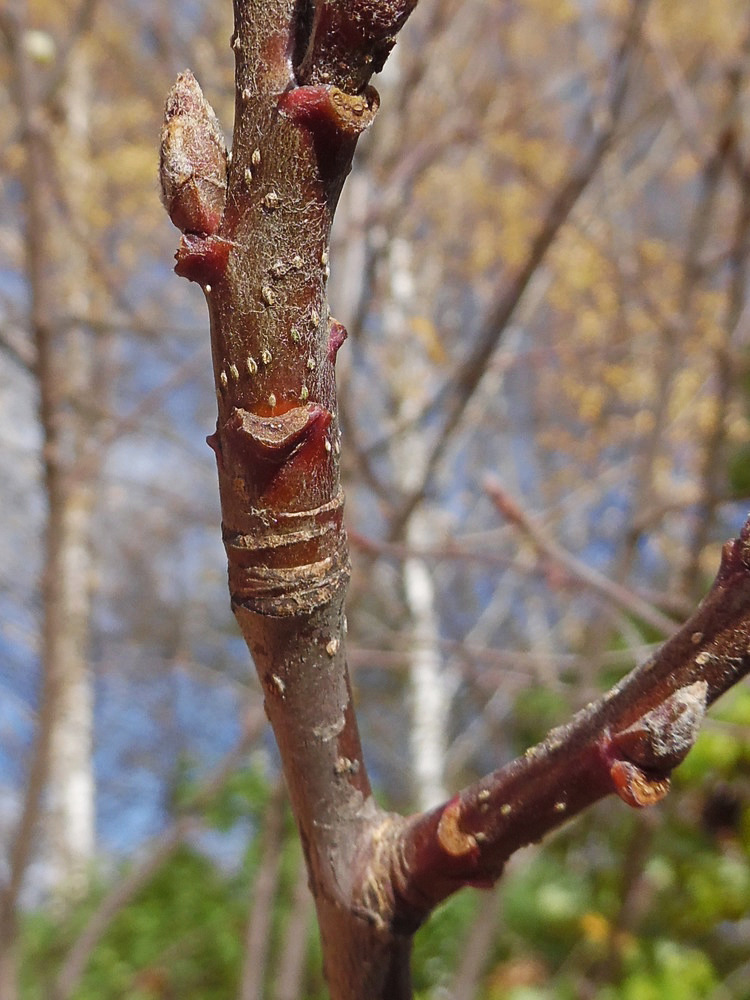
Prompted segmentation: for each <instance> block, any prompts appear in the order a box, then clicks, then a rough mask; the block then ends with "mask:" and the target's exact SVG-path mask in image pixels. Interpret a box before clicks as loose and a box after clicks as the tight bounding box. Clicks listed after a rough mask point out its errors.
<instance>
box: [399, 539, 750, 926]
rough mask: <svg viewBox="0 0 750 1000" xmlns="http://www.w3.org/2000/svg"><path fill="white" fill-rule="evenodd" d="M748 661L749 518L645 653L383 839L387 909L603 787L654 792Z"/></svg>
mask: <svg viewBox="0 0 750 1000" xmlns="http://www.w3.org/2000/svg"><path fill="white" fill-rule="evenodd" d="M749 671H750V519H748V521H747V522H746V523H745V525H744V527H743V530H742V533H741V534H740V537H739V538H737V539H734V540H733V541H731V542H727V543H726V545H725V546H724V548H723V551H722V559H721V566H720V567H719V571H718V574H717V576H716V579H715V581H714V584H713V586H712V588H711V590H710V591H709V593H708V594H707V595H706V597H705V599H704V600H703V602H702V603H701V605H700V606H699V608H698V609H697V610H696V612H695V613H694V614H693V616H692V617H691V618H690V619H689V620H688V621H687V622H686V623H685V624H684V625H683V627H682V628H681V629H680V630H679V631H678V632H677V633H676V634H675V635H674V636H672V638H671V639H669V640H668V641H667V642H666V643H665V644H664V645H663V646H662V647H661V649H660V650H659V651H658V652H657V653H656V654H655V655H654V656H653V657H651V659H649V660H647V661H646V662H645V663H644V664H642V665H641V666H639V667H637V668H636V669H635V670H633V671H632V672H631V673H630V674H628V675H627V677H625V678H624V680H622V681H621V682H620V683H619V684H618V685H617V686H616V687H614V688H613V689H612V690H611V691H609V692H608V693H607V694H606V695H604V697H603V698H601V699H600V700H599V701H597V702H593V703H592V704H590V705H588V706H587V707H586V708H585V709H583V710H582V711H581V712H579V713H578V714H577V715H576V716H575V717H574V718H573V719H572V721H571V722H569V723H568V724H567V725H564V726H561V727H560V728H558V729H554V730H553V731H552V732H551V733H549V735H548V736H547V738H546V739H545V740H544V741H543V742H542V743H540V744H538V745H537V746H535V747H532V748H531V749H530V750H528V751H527V752H526V753H525V754H524V756H523V757H520V758H518V759H517V760H515V761H513V762H512V763H510V764H508V765H507V766H506V767H503V768H501V769H500V770H498V771H495V772H493V773H492V774H490V775H488V776H487V777H485V778H483V779H482V780H481V781H479V782H477V783H476V784H474V785H471V786H470V787H468V788H466V789H464V790H463V791H462V792H460V793H459V794H458V795H456V796H455V797H454V798H452V799H451V800H450V801H449V802H447V803H445V804H444V805H442V806H441V807H439V808H438V809H435V810H433V811H432V812H431V813H427V814H424V815H422V816H417V817H414V818H412V820H411V821H410V822H409V824H408V825H407V826H406V827H405V828H404V829H403V830H402V831H401V833H400V834H399V835H398V836H397V838H396V841H395V843H394V844H393V845H392V846H391V851H392V856H391V867H392V874H393V884H394V886H395V896H396V899H395V901H394V919H400V920H406V921H407V922H408V923H411V924H412V925H416V924H418V923H419V922H420V921H421V920H422V919H424V917H425V916H426V915H427V913H429V911H430V910H431V909H432V908H433V907H434V906H435V905H436V904H437V903H438V902H440V901H441V900H442V899H444V898H445V897H446V896H448V895H450V894H451V893H452V892H454V891H455V890H456V889H457V888H459V887H460V886H462V885H487V884H491V883H492V882H494V881H495V879H497V878H498V877H499V875H500V874H501V872H502V869H503V865H504V864H505V862H506V861H507V859H508V858H509V857H510V856H511V854H513V852H514V851H516V850H518V848H519V847H523V846H524V845H526V844H529V843H532V842H534V841H537V840H539V839H540V838H541V837H543V836H544V835H545V834H547V833H549V832H550V831H551V830H553V829H555V827H557V826H559V825H560V824H561V823H563V822H565V821H566V820H568V819H570V818H571V817H572V816H575V815H576V814H577V813H579V812H581V811H582V810H583V809H585V808H587V807H588V806H590V805H591V804H592V803H594V802H596V801H598V800H599V799H601V798H603V797H604V796H606V795H609V794H611V793H613V792H614V793H615V794H617V795H619V796H620V798H621V799H622V800H623V801H624V802H626V803H627V804H628V805H631V806H634V807H637V808H639V807H644V806H649V805H652V804H654V803H655V802H658V801H659V800H660V799H661V798H663V797H664V796H665V795H666V793H667V791H668V789H669V776H670V773H671V771H672V770H673V769H674V768H675V767H676V766H677V765H678V764H679V763H681V761H682V760H683V759H684V758H685V756H686V755H687V753H688V751H689V750H690V749H691V747H692V746H693V744H694V742H695V739H696V737H697V735H698V730H699V728H700V724H701V722H702V720H703V716H704V714H705V711H706V709H707V708H708V707H709V706H710V705H711V704H712V703H713V702H714V701H715V700H716V699H717V698H718V697H719V696H720V695H721V694H723V693H724V692H725V691H727V690H729V688H730V687H732V686H733V685H734V684H736V683H737V682H738V681H739V680H741V679H742V678H743V677H745V676H746V674H747V673H748V672H749Z"/></svg>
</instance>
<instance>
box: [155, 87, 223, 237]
mask: <svg viewBox="0 0 750 1000" xmlns="http://www.w3.org/2000/svg"><path fill="white" fill-rule="evenodd" d="M159 180H160V181H161V190H162V198H163V200H164V205H165V207H166V209H167V212H168V213H169V217H170V219H171V220H172V222H173V223H174V224H175V226H177V228H178V229H180V230H182V232H183V233H194V234H196V235H198V236H212V235H214V234H215V233H217V232H218V230H219V226H220V225H221V220H222V216H223V215H224V204H225V202H226V193H227V147H226V144H225V142H224V134H223V132H222V130H221V126H220V125H219V121H218V119H217V117H216V115H215V114H214V110H213V108H212V107H211V105H210V104H209V103H208V101H207V100H206V98H205V97H204V96H203V91H202V90H201V88H200V86H199V84H198V81H197V80H196V79H195V77H194V76H193V74H192V73H191V72H190V70H189V69H188V70H185V72H184V73H180V75H179V76H178V77H177V80H176V81H175V84H174V86H173V87H172V89H171V90H170V92H169V95H168V97H167V104H166V107H165V109H164V125H163V127H162V130H161V148H160V157H159Z"/></svg>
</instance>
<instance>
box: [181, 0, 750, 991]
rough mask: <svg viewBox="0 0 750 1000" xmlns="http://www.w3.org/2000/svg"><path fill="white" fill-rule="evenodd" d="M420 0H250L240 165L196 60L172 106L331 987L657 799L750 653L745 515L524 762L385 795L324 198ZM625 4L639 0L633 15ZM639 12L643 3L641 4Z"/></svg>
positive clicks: (243, 541) (331, 200)
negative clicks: (576, 823) (455, 907)
mask: <svg viewBox="0 0 750 1000" xmlns="http://www.w3.org/2000/svg"><path fill="white" fill-rule="evenodd" d="M414 6H415V0H359V2H344V0H319V2H314V0H307V2H299V0H235V4H234V10H235V29H234V34H233V36H232V40H231V45H232V49H233V51H234V54H235V57H236V114H235V126H234V138H233V146H232V155H231V158H229V157H228V155H227V153H226V150H225V148H224V141H223V135H222V131H221V128H220V126H219V124H218V122H217V120H216V117H215V115H214V113H213V111H212V110H211V108H210V106H209V105H208V103H207V102H206V100H205V98H204V97H203V94H202V93H201V91H200V87H199V86H198V84H197V83H196V81H195V79H194V78H193V77H192V75H191V74H190V73H184V74H182V75H181V76H180V77H179V78H178V80H177V83H176V84H175V86H174V88H173V90H172V92H171V93H170V96H169V98H168V101H167V110H166V117H165V125H164V131H163V136H162V168H161V176H162V188H163V192H164V200H165V203H166V205H167V209H168V211H169V213H170V216H171V218H172V220H173V221H174V222H175V224H176V225H177V226H178V227H179V228H180V229H181V230H182V232H183V237H182V240H181V242H180V246H179V249H178V251H177V267H176V270H177V272H178V273H179V274H181V275H183V276H185V277H187V278H189V279H190V280H193V281H196V282H198V283H199V284H200V285H201V287H202V288H203V291H204V293H205V296H206V301H207V303H208V309H209V314H210V319H211V343H212V354H213V365H214V377H215V385H216V396H217V403H218V419H217V426H216V431H215V433H214V434H212V435H211V437H210V438H209V443H210V444H211V446H212V448H213V449H214V451H215V453H216V459H217V466H218V474H219V489H220V495H221V506H222V518H223V537H224V542H225V546H226V551H227V557H228V562H229V586H230V592H231V598H232V605H233V609H234V612H235V615H236V618H237V621H238V623H239V625H240V628H241V629H242V633H243V635H244V637H245V639H246V641H247V644H248V647H249V649H250V651H251V653H252V656H253V659H254V661H255V665H256V668H257V670H258V674H259V677H260V680H261V683H262V685H263V689H264V694H265V704H266V711H267V714H268V717H269V719H270V721H271V724H272V726H273V729H274V733H275V735H276V739H277V741H278V744H279V749H280V752H281V758H282V762H283V768H284V775H285V779H286V782H287V785H288V788H289V794H290V800H291V803H292V808H293V811H294V815H295V819H296V821H297V824H298V827H299V830H300V836H301V839H302V844H303V848H304V852H305V858H306V863H307V867H308V872H309V878H310V886H311V889H312V893H313V896H314V897H315V901H316V907H317V913H318V920H319V923H320V927H321V933H322V939H323V951H324V955H325V964H326V975H327V979H328V983H329V987H330V990H331V994H332V996H333V997H334V1000H343V998H351V1000H354V998H373V1000H376V998H386V997H387V998H389V1000H402V998H407V997H409V996H410V995H411V993H410V986H409V968H408V965H409V952H410V947H411V938H412V934H413V932H414V930H415V929H416V928H417V927H418V925H419V924H420V923H421V922H422V921H423V920H424V919H425V918H426V917H427V915H428V914H429V912H430V910H431V909H432V908H433V907H434V906H435V904H436V903H438V902H439V901H440V900H442V899H444V898H445V897H446V896H448V895H449V894H450V893H452V892H453V891H455V890H456V889H458V888H460V887H461V886H463V885H467V884H480V885H488V884H491V883H492V882H493V881H494V880H495V879H496V878H497V877H498V876H499V874H500V873H501V871H502V868H503V865H504V863H505V861H506V860H507V858H508V857H509V856H510V855H511V854H512V853H513V851H514V850H516V849H517V848H518V847H520V846H521V845H523V844H526V843H528V842H529V841H531V840H536V839H538V838H539V837H541V836H542V835H543V834H545V833H546V832H547V831H549V830H551V829H553V828H554V827H555V826H557V825H559V824H560V823H561V822H562V821H563V820H565V819H567V818H569V817H570V816H573V815H575V814H576V813H578V812H580V811H581V810H582V809H583V808H585V807H586V806H587V805H590V804H591V803H592V802H594V801H596V800H597V799H599V798H601V797H603V796H605V795H607V794H609V793H611V792H615V793H617V794H618V795H619V796H620V797H621V798H622V799H623V800H624V801H625V802H627V803H628V804H630V805H632V806H645V805H650V804H651V803H653V802H656V801H658V800H659V799H660V798H661V797H662V796H663V795H664V794H666V791H667V788H668V784H669V775H670V772H671V770H672V769H673V768H674V767H675V766H676V765H677V764H678V763H679V762H680V761H681V760H682V759H683V758H684V756H685V754H686V753H687V752H688V750H689V749H690V747H691V746H692V744H693V742H694V740H695V737H696V734H697V731H698V728H699V726H700V722H701V720H702V718H703V714H704V712H705V710H706V708H707V706H708V705H710V704H711V702H712V701H714V700H715V699H716V698H717V697H718V695H719V694H721V693H722V692H723V691H725V690H726V689H727V688H728V687H729V686H731V684H734V683H735V682H736V681H737V680H738V679H739V678H740V677H742V676H744V674H745V673H746V672H747V670H748V668H749V667H750V654H749V653H748V645H749V643H748V631H749V622H750V540H749V539H750V527H748V526H746V527H745V529H744V531H743V534H742V535H741V536H740V538H739V539H737V540H736V541H734V542H732V543H728V544H727V546H726V547H725V549H724V556H723V560H722V565H721V568H720V571H719V574H718V576H717V579H716V582H715V584H714V586H713V588H712V590H711V592H710V593H709V595H708V597H707V598H706V600H705V601H704V603H703V604H702V605H701V607H700V608H699V609H698V611H697V612H696V613H695V615H694V616H693V618H692V619H691V620H690V621H689V622H688V624H687V625H686V626H684V627H683V628H682V629H681V630H680V631H679V632H678V633H677V634H676V635H674V636H673V637H672V638H671V639H670V640H669V642H668V643H667V644H666V645H665V646H664V647H663V649H662V650H661V652H660V653H658V654H657V655H656V656H655V657H654V658H653V659H652V660H650V661H649V662H648V663H646V664H644V665H643V666H642V667H640V668H639V669H638V670H636V671H635V672H634V673H632V674H631V675H630V676H629V677H628V678H626V680H625V681H623V682H622V683H621V684H620V685H618V687H617V688H615V689H614V690H613V691H612V692H610V694H609V695H607V696H606V697H605V698H603V699H602V700H601V701H600V702H597V703H596V704H594V705H591V706H589V707H588V708H586V709H585V710H584V711H583V712H581V713H580V714H579V715H578V716H576V717H575V718H574V719H573V721H572V722H570V723H569V724H568V725H566V726H563V727H562V728H560V729H557V730H555V731H553V732H552V733H551V734H550V735H549V736H548V738H547V739H546V740H545V741H544V742H543V743H542V744H540V745H539V746H538V747H535V748H533V749H532V750H530V751H528V752H527V754H526V755H525V756H524V757H522V758H521V759H519V760H517V761H515V762H513V763H512V764H510V765H508V766H507V767H505V768H503V769H501V770H499V771H497V772H495V773H494V774H491V775H489V776H488V777H487V778H485V779H483V780H482V781H480V782H478V783H477V784H476V785H473V786H472V787H470V788H467V789H465V790H464V791H463V792H461V793H459V794H458V795H456V796H455V797H454V798H453V799H451V800H450V801H449V802H448V803H445V804H444V805H443V806H441V807H440V808H438V809H436V810H433V811H432V812H430V813H428V814H425V815H421V816H416V817H413V818H411V819H409V820H406V819H403V818H402V817H399V816H394V815H392V814H388V813H385V812H383V811H382V810H380V809H379V808H378V807H377V806H376V804H375V803H374V801H373V798H372V795H371V791H370V786H369V781H368V778H367V774H366V771H365V766H364V760H363V757H362V750H361V746H360V740H359V734H358V731H357V724H356V719H355V715H354V710H353V706H352V700H351V693H350V687H349V678H348V674H347V669H346V660H345V655H344V632H345V626H344V613H343V602H344V595H345V591H346V587H347V583H348V576H349V556H348V545H347V541H346V535H345V533H344V529H343V523H342V512H343V498H342V493H341V486H340V478H339V451H340V448H339V430H338V415H337V408H336V392H335V377H334V366H335V360H336V354H337V351H338V349H339V348H340V347H341V344H342V343H343V341H344V339H345V337H346V331H345V330H344V329H343V327H342V326H341V324H339V323H337V322H336V320H334V319H333V318H332V317H331V316H330V315H329V311H328V303H327V298H326V282H327V278H328V253H329V249H328V241H329V234H330V228H331V222H332V219H333V213H334V210H335V207H336V203H337V200H338V197H339V194H340V192H341V187H342V185H343V183H344V179H345V177H346V175H347V173H348V171H349V169H350V166H351V160H352V156H353V153H354V148H355V145H356V142H357V139H358V136H359V135H360V134H361V132H362V131H363V130H364V129H365V128H367V127H368V126H369V125H370V124H371V122H372V121H373V118H374V116H375V114H376V112H377V109H378V103H379V101H378V96H377V93H376V92H375V90H374V89H373V88H371V87H370V86H369V79H370V75H371V73H372V72H373V71H374V70H376V69H378V68H380V66H382V63H383V61H384V60H385V58H386V56H387V53H388V51H389V50H390V48H391V47H392V45H393V41H394V38H395V35H396V33H397V31H398V30H399V28H400V27H401V26H402V24H403V23H404V21H405V20H406V18H407V17H408V15H409V13H410V12H411V10H412V9H413V7H414ZM642 6H643V4H642V0H634V10H636V11H637V10H640V9H641V8H642ZM634 17H635V15H634Z"/></svg>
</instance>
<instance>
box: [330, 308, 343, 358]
mask: <svg viewBox="0 0 750 1000" xmlns="http://www.w3.org/2000/svg"><path fill="white" fill-rule="evenodd" d="M346 338H347V332H346V327H345V326H344V324H343V323H339V321H338V320H337V319H334V318H333V317H332V316H331V317H330V318H329V320H328V360H329V361H330V362H331V363H333V362H334V361H335V360H336V355H337V354H338V352H339V348H340V347H341V345H342V344H343V343H344V341H345V340H346Z"/></svg>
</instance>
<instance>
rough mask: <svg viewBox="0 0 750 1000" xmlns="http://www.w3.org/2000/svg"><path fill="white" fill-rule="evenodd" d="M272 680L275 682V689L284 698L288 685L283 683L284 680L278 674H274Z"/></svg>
mask: <svg viewBox="0 0 750 1000" xmlns="http://www.w3.org/2000/svg"><path fill="white" fill-rule="evenodd" d="M271 680H272V682H273V685H274V687H275V688H276V690H277V691H278V692H279V694H280V695H281V697H282V698H283V697H284V695H285V694H286V684H285V683H284V682H283V681H282V679H281V678H280V677H279V676H278V674H272V675H271Z"/></svg>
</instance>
